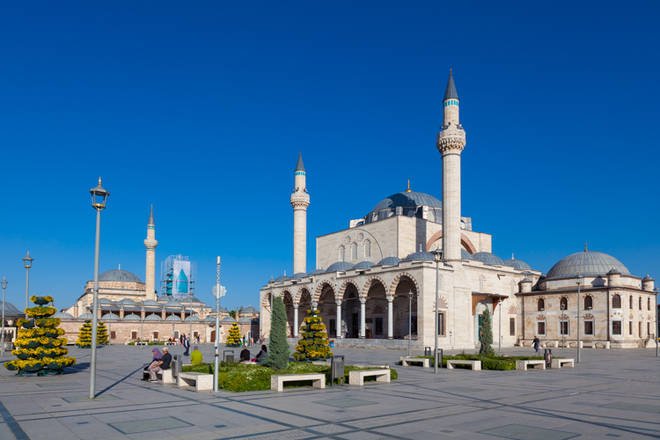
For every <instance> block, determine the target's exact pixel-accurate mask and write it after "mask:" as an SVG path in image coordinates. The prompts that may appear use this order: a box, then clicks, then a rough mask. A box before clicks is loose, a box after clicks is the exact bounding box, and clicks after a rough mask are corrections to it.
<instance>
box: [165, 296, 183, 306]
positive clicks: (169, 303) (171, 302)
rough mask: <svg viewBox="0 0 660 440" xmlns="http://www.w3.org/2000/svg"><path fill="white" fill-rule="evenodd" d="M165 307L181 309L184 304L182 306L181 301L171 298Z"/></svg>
mask: <svg viewBox="0 0 660 440" xmlns="http://www.w3.org/2000/svg"><path fill="white" fill-rule="evenodd" d="M165 305H166V306H168V307H181V306H182V305H183V304H181V303H180V302H179V301H177V300H175V299H174V298H172V297H170V298H169V299H168V300H167V303H166V304H165Z"/></svg>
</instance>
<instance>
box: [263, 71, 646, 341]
mask: <svg viewBox="0 0 660 440" xmlns="http://www.w3.org/2000/svg"><path fill="white" fill-rule="evenodd" d="M459 104H460V99H459V97H458V94H457V92H456V86H455V84H454V80H453V77H452V75H451V73H450V76H449V81H448V83H447V88H446V92H445V96H444V99H443V112H444V121H443V125H442V127H441V129H440V133H438V135H437V143H436V146H437V148H438V151H439V153H440V155H441V157H442V199H441V200H440V199H438V198H437V197H435V196H433V195H431V194H427V193H424V192H418V191H413V190H412V189H411V188H410V182H408V187H407V189H406V190H404V191H402V192H398V193H395V194H392V195H390V196H388V197H386V198H384V199H383V200H381V201H380V202H378V203H377V204H376V205H375V206H374V207H373V209H371V211H369V212H368V213H367V214H366V215H365V216H363V217H360V218H355V219H351V220H348V222H347V223H348V225H347V228H346V229H342V230H339V231H335V232H330V233H328V234H325V235H321V236H319V237H317V238H316V264H315V267H314V268H312V269H313V270H309V271H308V270H307V267H306V255H307V254H306V250H307V237H306V235H307V208H308V207H309V205H310V202H311V199H310V195H309V193H308V191H307V186H306V170H305V167H304V165H303V161H302V156H299V157H298V162H297V164H296V167H295V170H294V190H293V192H292V194H291V198H290V201H291V206H292V208H293V272H292V273H294V274H295V275H294V276H293V277H287V276H282V277H279V278H277V279H275V280H271V281H270V282H268V284H266V285H265V286H264V287H263V288H262V289H261V291H260V301H261V310H260V323H261V328H260V332H261V334H262V335H265V336H267V335H268V332H269V331H270V312H271V307H272V301H273V298H274V297H281V298H282V299H283V301H284V304H285V306H286V313H287V323H288V332H289V336H290V337H291V338H297V337H298V336H299V329H300V325H301V323H302V320H303V318H304V316H305V314H306V312H307V310H309V309H310V308H318V309H319V310H320V314H321V317H322V319H323V322H324V323H325V324H326V326H327V328H328V333H329V335H330V336H331V337H333V338H334V339H335V344H336V345H339V346H341V345H351V346H373V345H375V344H378V345H381V346H390V347H405V346H407V345H408V340H412V343H413V344H414V345H416V346H418V347H424V346H432V345H433V344H434V340H435V337H436V334H437V336H438V338H439V343H440V346H441V347H443V348H447V349H472V348H476V347H478V344H479V342H478V341H479V321H480V316H481V315H482V313H483V312H484V310H486V309H488V310H489V311H490V312H491V313H492V316H493V319H492V322H493V336H494V341H495V344H499V343H501V344H502V346H504V347H507V346H508V347H510V346H514V345H524V344H529V343H530V342H531V340H532V339H533V338H534V336H535V335H538V336H539V338H540V339H541V340H542V341H544V342H545V343H547V344H549V345H556V344H558V343H560V342H561V343H564V344H567V343H569V344H570V343H571V342H570V340H571V338H572V340H573V343H574V344H575V343H577V331H576V329H577V316H578V314H577V310H575V304H576V303H575V301H576V300H577V285H576V283H575V281H576V279H577V278H576V277H578V274H579V276H580V277H583V278H584V283H583V284H582V286H581V294H580V295H581V296H580V300H581V301H583V300H584V298H583V296H584V292H587V291H588V294H589V295H590V296H589V297H590V298H591V301H592V303H591V304H592V306H591V308H590V309H589V310H588V312H585V311H584V309H582V310H581V311H580V315H579V316H580V326H581V328H582V327H584V330H585V331H586V330H589V331H590V334H589V338H586V337H584V338H582V340H583V341H584V343H585V344H586V343H587V339H589V343H590V344H591V345H597V344H600V345H602V346H620V347H624V346H633V345H634V344H641V343H642V342H640V341H642V340H644V341H646V340H647V339H648V334H649V331H647V327H648V326H649V325H650V323H651V322H652V320H651V309H649V310H647V309H646V307H647V306H646V304H647V303H648V304H649V305H650V304H651V303H652V302H653V294H652V292H653V287H654V282H653V280H651V278H650V277H648V279H646V278H645V279H644V280H642V279H641V278H639V277H635V276H633V275H630V273H629V272H628V270H627V269H626V268H625V266H624V265H623V264H621V263H620V262H619V261H618V260H616V259H615V258H614V257H611V256H609V255H607V254H602V253H598V252H586V253H580V254H574V255H571V256H569V257H567V258H565V259H563V260H562V261H560V262H558V263H557V264H556V265H555V266H554V267H553V268H551V269H550V271H548V273H547V275H545V276H544V275H543V273H542V272H541V271H540V270H538V269H533V268H532V267H530V265H529V264H527V263H526V262H524V261H522V260H520V259H514V258H513V256H512V258H511V259H510V260H506V261H503V260H502V259H501V258H500V257H498V256H497V255H495V254H494V253H493V249H492V235H491V234H488V233H486V232H480V231H476V230H475V229H474V228H473V222H472V219H471V218H470V217H466V216H463V214H462V212H461V154H462V152H463V149H464V147H465V145H466V134H465V129H464V128H463V126H462V125H461V123H460V120H459ZM583 254H584V255H583ZM580 279H582V278H580ZM436 292H437V296H438V300H437V304H436ZM617 298H618V299H617ZM624 298H628V300H629V301H633V302H635V306H636V307H637V305H638V302H639V304H642V303H643V306H644V307H643V308H644V310H641V309H636V310H634V311H633V310H632V309H630V310H629V313H628V314H627V315H625V314H624V313H623V311H624V309H623V308H622V307H623V306H618V305H617V306H616V307H615V306H614V305H613V303H612V300H613V299H616V300H617V301H618V300H621V301H623V299H624ZM631 298H632V299H631ZM539 300H543V302H544V304H545V306H544V307H545V308H544V309H542V310H537V308H535V307H536V306H535V304H536V303H537V302H539ZM560 300H561V304H562V306H561V307H564V308H563V309H561V308H560V304H559V302H560ZM653 303H654V302H653ZM616 304H618V303H616ZM622 304H623V303H622ZM640 307H641V306H640ZM649 307H650V306H649ZM574 310H575V311H574ZM571 314H572V315H571ZM624 315H625V316H624ZM571 317H572V318H571ZM571 319H573V320H574V321H575V322H574V323H573V324H571V323H570V322H569V323H568V324H566V323H565V321H570V320H571ZM583 321H584V322H583ZM409 322H410V323H411V324H410V325H409ZM436 322H437V325H436ZM629 322H632V324H627V323H629ZM630 326H632V327H630ZM624 327H625V328H624ZM629 328H632V329H633V334H631V335H630V337H629V335H628V333H627V332H628V331H629ZM649 328H650V327H649ZM541 330H543V333H541ZM631 338H636V339H631ZM643 338H646V339H643ZM371 340H378V341H377V342H374V341H371Z"/></svg>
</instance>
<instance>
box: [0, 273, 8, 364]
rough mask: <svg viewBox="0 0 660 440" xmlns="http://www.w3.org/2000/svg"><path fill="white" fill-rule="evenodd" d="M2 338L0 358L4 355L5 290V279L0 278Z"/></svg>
mask: <svg viewBox="0 0 660 440" xmlns="http://www.w3.org/2000/svg"><path fill="white" fill-rule="evenodd" d="M0 286H2V336H0V356H4V355H5V289H7V278H5V277H2V281H0Z"/></svg>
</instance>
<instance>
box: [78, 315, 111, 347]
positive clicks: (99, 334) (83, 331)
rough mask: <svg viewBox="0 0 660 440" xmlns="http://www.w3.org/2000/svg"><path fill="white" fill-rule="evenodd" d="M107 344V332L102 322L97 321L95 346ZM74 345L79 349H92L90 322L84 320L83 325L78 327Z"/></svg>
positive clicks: (89, 320)
mask: <svg viewBox="0 0 660 440" xmlns="http://www.w3.org/2000/svg"><path fill="white" fill-rule="evenodd" d="M107 344H108V331H107V329H106V328H105V324H104V323H103V321H97V327H96V346H97V347H98V346H100V345H107ZM76 345H77V346H78V347H80V348H91V347H92V320H91V319H86V320H85V323H84V324H83V325H82V327H80V331H79V332H78V339H77V340H76Z"/></svg>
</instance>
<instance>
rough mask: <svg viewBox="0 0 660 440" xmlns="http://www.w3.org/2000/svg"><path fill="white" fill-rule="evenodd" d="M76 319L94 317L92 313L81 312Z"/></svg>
mask: <svg viewBox="0 0 660 440" xmlns="http://www.w3.org/2000/svg"><path fill="white" fill-rule="evenodd" d="M78 319H94V315H92V314H91V313H83V314H82V315H79V316H78Z"/></svg>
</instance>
